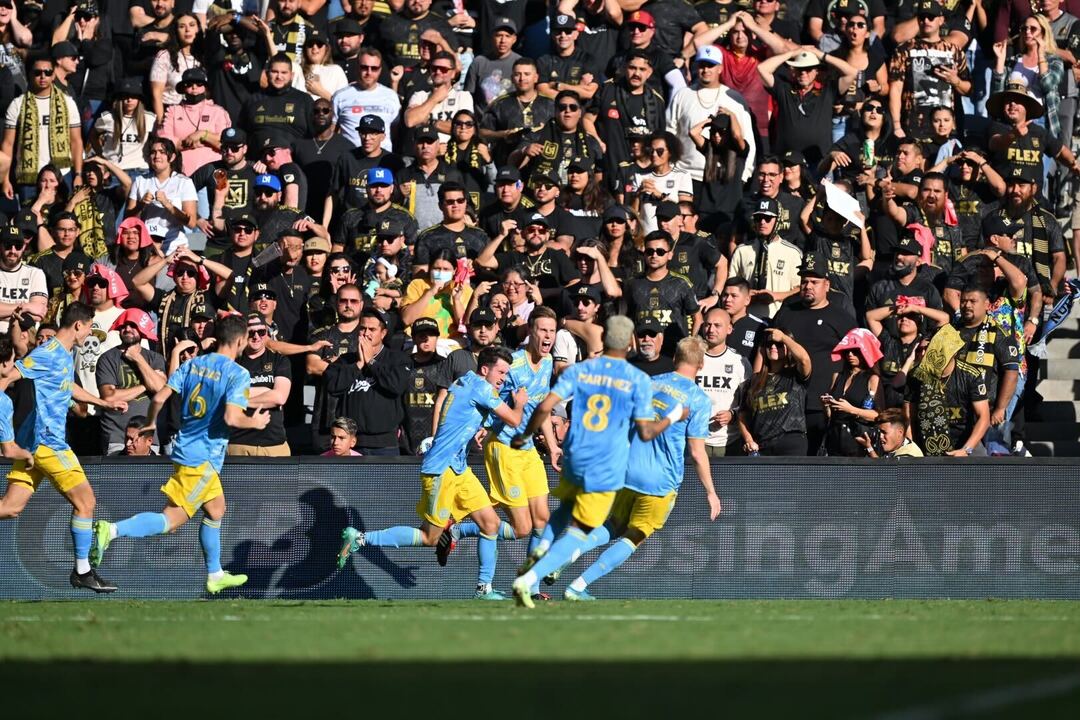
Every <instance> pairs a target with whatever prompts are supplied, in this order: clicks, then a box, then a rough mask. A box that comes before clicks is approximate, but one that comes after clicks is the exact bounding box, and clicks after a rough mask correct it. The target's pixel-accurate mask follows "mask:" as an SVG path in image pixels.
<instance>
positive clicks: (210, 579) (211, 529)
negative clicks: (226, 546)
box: [90, 315, 270, 595]
mask: <svg viewBox="0 0 1080 720" xmlns="http://www.w3.org/2000/svg"><path fill="white" fill-rule="evenodd" d="M214 339H215V340H216V344H215V346H214V352H212V353H210V354H208V355H199V356H197V357H195V358H192V359H191V360H188V361H187V362H185V363H184V364H183V365H181V366H180V367H178V368H177V369H176V372H174V373H173V374H172V377H170V378H169V381H168V382H167V383H166V384H165V387H163V388H161V390H159V391H158V392H157V393H155V395H154V399H153V401H152V402H151V404H150V412H149V413H148V414H147V417H146V427H144V428H143V431H144V432H149V431H152V430H154V429H155V425H154V423H155V422H156V420H157V416H158V413H159V412H161V408H162V407H163V406H164V405H165V403H167V402H168V401H169V398H171V397H172V396H173V393H177V394H179V395H180V398H181V399H182V401H183V402H182V405H181V414H180V432H179V433H178V434H177V436H176V442H175V443H174V445H173V452H172V459H173V474H172V476H171V477H170V478H169V480H168V482H166V483H165V484H164V485H162V486H161V492H163V493H164V494H165V497H166V498H168V501H167V502H166V504H165V509H164V510H162V511H161V512H160V513H151V512H144V513H139V514H138V515H133V516H132V517H130V518H128V519H127V520H121V521H120V522H115V523H113V522H109V521H107V520H98V521H97V522H96V523H94V545H93V548H92V549H91V553H90V560H91V562H92V563H93V565H94V567H97V566H99V565H100V564H101V561H102V560H103V559H104V557H105V551H106V550H107V549H108V548H109V544H110V543H111V542H112V541H113V540H115V539H116V538H118V537H133V538H139V537H148V536H150V535H164V534H166V533H170V532H176V530H178V529H179V528H180V527H181V526H182V525H183V524H184V523H186V522H187V521H188V520H190V519H191V518H192V517H194V515H195V513H196V512H198V511H199V509H200V508H202V511H203V520H202V526H201V527H200V528H199V542H200V544H201V545H202V549H203V557H204V558H205V560H206V591H207V592H209V593H210V594H212V595H213V594H217V593H219V592H221V591H222V590H225V589H226V588H231V587H237V586H239V585H243V584H244V583H246V582H247V579H248V578H247V575H233V574H232V573H228V572H225V571H224V570H222V569H221V519H222V518H223V517H224V516H225V492H224V490H222V488H221V477H220V476H219V474H220V473H221V464H222V462H224V460H225V447H226V446H227V445H228V444H229V434H230V433H231V431H232V430H234V429H235V430H240V429H243V430H249V429H250V430H262V429H263V428H265V427H266V425H267V423H269V422H270V413H269V411H267V410H266V409H265V408H262V409H260V410H256V411H255V412H254V414H253V415H248V414H247V413H246V412H245V411H246V410H247V407H248V391H249V389H250V387H251V374H250V373H249V372H248V371H247V370H245V369H244V368H243V366H241V365H240V364H239V363H237V362H236V358H237V357H239V355H240V353H242V352H243V351H244V348H245V347H246V346H247V320H246V319H245V318H242V317H239V316H236V315H231V316H228V317H225V318H222V319H221V320H219V321H218V322H217V323H216V327H215V328H214Z"/></svg>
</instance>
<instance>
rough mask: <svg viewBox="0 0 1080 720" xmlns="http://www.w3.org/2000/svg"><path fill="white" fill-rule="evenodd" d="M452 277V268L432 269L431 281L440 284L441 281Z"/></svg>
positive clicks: (446, 281) (448, 280) (445, 281)
mask: <svg viewBox="0 0 1080 720" xmlns="http://www.w3.org/2000/svg"><path fill="white" fill-rule="evenodd" d="M452 277H454V271H453V270H432V271H431V281H432V282H433V283H435V284H436V285H442V284H443V283H448V282H450V278H452Z"/></svg>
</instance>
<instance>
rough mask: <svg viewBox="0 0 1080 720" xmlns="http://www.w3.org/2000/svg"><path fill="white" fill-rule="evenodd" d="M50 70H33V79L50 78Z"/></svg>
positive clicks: (51, 72)
mask: <svg viewBox="0 0 1080 720" xmlns="http://www.w3.org/2000/svg"><path fill="white" fill-rule="evenodd" d="M52 74H53V71H52V68H37V69H36V70H34V73H33V75H34V77H52Z"/></svg>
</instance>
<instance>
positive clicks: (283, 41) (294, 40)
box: [256, 0, 316, 65]
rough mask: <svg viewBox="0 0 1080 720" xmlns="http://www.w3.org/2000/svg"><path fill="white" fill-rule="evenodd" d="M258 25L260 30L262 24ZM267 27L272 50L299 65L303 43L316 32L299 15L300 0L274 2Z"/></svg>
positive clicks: (312, 26) (277, 0)
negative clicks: (272, 15)
mask: <svg viewBox="0 0 1080 720" xmlns="http://www.w3.org/2000/svg"><path fill="white" fill-rule="evenodd" d="M256 22H258V21H257V20H256ZM259 24H260V29H261V25H262V23H259ZM269 25H270V36H271V37H272V38H273V40H274V49H275V50H277V52H279V53H284V54H285V55H287V56H288V57H289V60H291V61H292V62H293V63H295V64H296V65H299V64H300V60H301V59H302V55H303V52H304V41H305V40H307V38H308V36H309V35H311V34H312V33H314V32H316V30H315V26H314V25H313V24H311V22H309V21H308V20H307V18H305V17H304V16H303V15H301V14H300V0H276V2H275V3H274V19H273V20H271V21H270V23H269Z"/></svg>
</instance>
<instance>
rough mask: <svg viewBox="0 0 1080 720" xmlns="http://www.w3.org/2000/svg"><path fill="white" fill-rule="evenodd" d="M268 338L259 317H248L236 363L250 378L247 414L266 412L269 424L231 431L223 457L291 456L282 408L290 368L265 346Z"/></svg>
mask: <svg viewBox="0 0 1080 720" xmlns="http://www.w3.org/2000/svg"><path fill="white" fill-rule="evenodd" d="M269 335H270V329H269V327H268V326H267V324H266V320H265V319H263V317H262V316H261V315H259V314H258V313H252V314H250V315H248V316H247V337H248V341H247V345H246V346H245V347H244V350H243V352H242V353H241V354H240V355H239V356H238V357H237V358H236V362H237V363H238V364H239V365H240V367H242V368H244V369H245V370H247V372H248V375H249V376H250V377H251V390H250V393H249V396H248V410H247V412H248V413H249V414H254V413H255V412H256V411H258V410H261V409H265V410H266V412H267V413H269V415H270V422H269V423H267V424H266V427H264V428H261V429H258V430H255V429H252V428H233V430H232V432H230V433H229V445H228V447H227V448H226V450H225V454H226V455H237V456H244V457H288V456H289V454H290V451H289V443H288V441H287V439H286V436H285V416H284V413H283V412H282V406H283V405H285V403H286V402H287V401H288V399H289V391H290V390H291V389H292V369H291V368H290V364H289V359H288V358H286V357H284V356H283V355H279V354H278V353H276V352H274V351H273V350H271V349H269V348H268V347H267V346H266V344H267V340H268V339H269Z"/></svg>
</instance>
